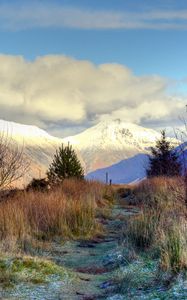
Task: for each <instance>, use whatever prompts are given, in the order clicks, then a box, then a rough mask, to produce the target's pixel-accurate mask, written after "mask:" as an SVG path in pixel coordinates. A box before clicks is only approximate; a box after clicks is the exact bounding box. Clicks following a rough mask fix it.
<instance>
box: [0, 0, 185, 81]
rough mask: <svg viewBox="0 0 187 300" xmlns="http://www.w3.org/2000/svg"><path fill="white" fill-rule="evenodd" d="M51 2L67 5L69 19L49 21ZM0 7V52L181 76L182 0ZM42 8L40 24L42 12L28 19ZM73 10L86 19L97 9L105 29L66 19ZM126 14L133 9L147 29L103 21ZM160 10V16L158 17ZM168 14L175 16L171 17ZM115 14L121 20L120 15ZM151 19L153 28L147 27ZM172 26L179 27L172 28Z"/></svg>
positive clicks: (109, 0)
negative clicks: (62, 57)
mask: <svg viewBox="0 0 187 300" xmlns="http://www.w3.org/2000/svg"><path fill="white" fill-rule="evenodd" d="M51 7H52V8H53V9H54V10H55V9H56V10H58V9H59V10H63V9H66V10H68V9H69V11H68V12H67V14H69V19H70V21H69V23H68V22H65V24H63V22H60V21H59V22H58V21H57V22H56V24H54V22H51V19H54V18H55V11H54V13H53V12H52V11H51V15H50V10H51ZM0 9H3V13H4V15H3V14H1V15H0V25H1V26H0V27H1V30H0V40H1V46H0V52H1V53H6V54H16V55H17V54H18V55H23V56H24V57H25V58H26V59H34V58H35V57H37V56H39V55H46V54H49V53H50V54H66V55H69V56H73V57H75V58H77V59H88V60H91V61H92V62H94V63H96V64H100V63H105V62H117V63H121V64H124V65H126V66H128V67H130V68H132V69H133V71H134V72H135V73H136V74H159V75H162V76H168V77H171V78H183V77H186V76H187V75H186V72H187V71H186V70H187V60H186V59H185V57H186V53H187V2H186V1H184V0H178V1H177V0H164V1H163V0H162V1H157V0H154V1H150V0H142V1H140V0H135V1H134V0H128V1H124V0H123V1H122V0H102V1H101V0H94V1H93V0H92V1H90V0H82V1H81V0H76V1H68V0H64V1H63V0H62V1H57V0H53V1H16V0H15V1H0ZM21 9H22V10H23V13H22V15H21V16H20V18H19V17H16V16H15V14H16V13H17V12H19V11H21ZM47 10H48V12H49V13H48V17H46V19H45V22H46V24H45V25H44V24H42V16H41V18H40V15H39V17H38V18H39V20H38V19H37V20H35V19H34V15H35V14H40V13H41V14H42V12H43V11H45V12H46V11H47ZM76 10H79V11H82V12H83V18H87V14H88V12H89V13H90V14H92V13H95V14H96V17H97V14H99V13H103V16H105V15H107V14H111V16H110V17H108V19H107V17H106V28H103V27H104V26H98V27H99V28H97V26H96V24H97V20H95V22H92V21H91V22H90V23H91V24H90V28H88V27H87V26H82V28H81V24H80V23H81V22H80V21H81V20H80V19H79V20H78V21H77V24H76V22H75V24H72V23H73V20H72V19H71V18H74V16H75V17H76V15H78V14H76ZM37 11H38V12H37ZM14 12H15V14H14ZM129 13H130V14H137V17H135V19H133V22H134V23H136V22H135V21H136V20H137V19H140V17H141V15H143V14H145V17H144V18H143V22H144V23H145V24H147V23H148V26H147V28H146V29H145V28H142V26H141V24H139V25H138V24H135V25H134V27H133V24H132V26H130V28H129V29H128V28H126V26H123V24H121V23H123V21H121V22H120V21H119V22H118V21H116V23H117V25H116V26H115V24H114V26H113V27H112V25H111V27H112V28H110V26H108V25H109V24H110V22H111V23H112V21H113V19H115V18H112V14H113V16H114V15H118V14H122V15H123V14H129ZM156 13H157V15H158V16H157V18H155V19H154V18H153V21H152V20H148V21H147V19H146V16H149V14H152V15H154V14H156ZM164 13H165V14H166V16H165V17H163V18H161V16H162V14H164ZM173 13H176V15H177V16H173V17H172V14H173ZM184 13H185V15H184V16H183V17H182V14H184ZM24 14H25V18H23V16H24ZM167 14H168V15H167ZM88 17H89V16H88ZM131 17H132V16H131V15H130V17H128V19H131ZM121 18H122V19H124V20H125V16H124V17H123V16H122V17H121ZM21 19H22V20H21ZM40 20H41V22H40ZM133 22H132V23H133ZM27 23H28V24H27ZM67 23H68V24H67ZM98 23H100V22H99V20H98ZM103 23H104V21H103ZM114 23H115V22H114ZM153 24H154V25H155V28H154V29H151V26H152V25H153ZM164 24H170V26H171V29H167V28H166V29H165V28H164ZM102 25H104V24H102ZM149 25H150V26H149ZM161 25H162V26H161ZM178 25H180V26H181V28H182V29H180V27H179V29H178ZM159 26H161V28H160V27H159ZM123 27H125V28H123Z"/></svg>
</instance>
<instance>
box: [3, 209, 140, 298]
mask: <svg viewBox="0 0 187 300" xmlns="http://www.w3.org/2000/svg"><path fill="white" fill-rule="evenodd" d="M135 213H137V210H136V209H133V208H128V209H125V208H122V207H121V206H119V205H116V206H115V207H114V208H113V211H112V216H111V218H109V219H106V220H105V219H102V220H101V219H100V220H98V222H99V221H100V222H101V221H102V223H104V229H105V235H104V236H98V237H96V238H94V239H93V240H89V241H81V240H80V241H71V242H66V243H65V244H64V245H61V244H59V243H53V244H51V245H50V246H51V247H50V251H46V252H44V253H42V256H44V257H47V258H49V259H51V260H53V261H54V262H56V263H57V264H58V265H60V266H64V267H65V268H66V269H67V270H68V271H69V272H70V273H71V276H70V277H71V278H67V280H65V281H58V280H57V279H55V278H53V279H52V281H51V283H50V284H46V285H40V284H38V285H31V284H30V285H29V284H28V285H27V284H24V285H23V284H22V285H21V284H20V285H19V286H17V288H16V290H12V291H11V293H10V292H7V293H5V294H4V298H1V299H20V300H21V299H31V300H35V299H36V300H44V299H45V300H60V299H68V300H74V299H75V300H92V299H98V300H99V299H106V298H107V293H108V292H109V291H110V289H111V288H112V277H113V272H114V269H115V267H116V263H117V264H118V263H120V259H121V256H120V253H119V239H120V237H121V229H122V226H123V221H122V219H123V217H124V216H127V215H131V214H135Z"/></svg>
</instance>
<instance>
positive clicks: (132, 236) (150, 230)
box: [124, 177, 187, 273]
mask: <svg viewBox="0 0 187 300" xmlns="http://www.w3.org/2000/svg"><path fill="white" fill-rule="evenodd" d="M134 201H135V203H137V204H138V205H139V207H140V208H141V213H140V214H139V215H138V216H136V217H134V218H132V219H131V220H130V221H129V222H128V224H127V228H125V230H124V234H125V236H126V239H127V240H128V241H129V242H130V243H131V244H132V245H133V246H135V247H136V248H139V249H140V250H145V249H151V250H153V249H157V250H158V251H156V252H157V253H160V266H161V268H162V269H164V270H170V271H172V272H175V273H176V272H179V271H180V270H181V269H184V268H186V266H187V235H186V233H185V232H186V224H187V223H186V216H187V209H186V205H185V184H184V181H183V179H182V178H178V177H175V178H164V177H158V178H152V179H148V180H145V181H143V182H142V183H141V184H139V185H138V186H137V187H136V188H135V189H134ZM184 228H185V229H184Z"/></svg>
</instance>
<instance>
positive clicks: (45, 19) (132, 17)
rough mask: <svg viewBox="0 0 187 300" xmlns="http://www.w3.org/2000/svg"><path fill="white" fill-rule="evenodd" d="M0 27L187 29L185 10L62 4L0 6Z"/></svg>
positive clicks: (19, 28) (33, 2) (18, 28)
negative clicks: (111, 8)
mask: <svg viewBox="0 0 187 300" xmlns="http://www.w3.org/2000/svg"><path fill="white" fill-rule="evenodd" d="M0 25H1V26H0V28H1V29H4V30H5V29H6V30H7V29H8V30H22V29H29V28H48V27H54V28H76V29H119V28H121V29H187V10H150V11H144V12H129V11H111V10H89V9H83V8H82V9H81V8H78V7H68V6H63V5H62V4H57V3H53V4H52V3H49V2H48V1H46V2H45V3H44V2H43V4H42V3H41V2H39V1H32V2H30V4H28V3H27V4H26V3H25V4H18V3H17V4H10V3H9V4H1V5H0Z"/></svg>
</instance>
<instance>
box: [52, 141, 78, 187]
mask: <svg viewBox="0 0 187 300" xmlns="http://www.w3.org/2000/svg"><path fill="white" fill-rule="evenodd" d="M47 177H48V179H49V181H51V182H59V181H63V180H64V179H66V178H77V179H83V178H84V171H83V168H82V166H81V163H80V161H79V159H78V157H77V155H76V153H75V151H74V150H73V148H72V146H71V145H69V144H68V145H67V146H64V145H63V144H62V146H61V147H60V148H59V149H58V150H57V151H56V154H55V156H54V159H53V162H52V163H51V165H50V167H49V171H48V172H47Z"/></svg>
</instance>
